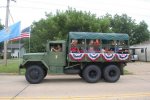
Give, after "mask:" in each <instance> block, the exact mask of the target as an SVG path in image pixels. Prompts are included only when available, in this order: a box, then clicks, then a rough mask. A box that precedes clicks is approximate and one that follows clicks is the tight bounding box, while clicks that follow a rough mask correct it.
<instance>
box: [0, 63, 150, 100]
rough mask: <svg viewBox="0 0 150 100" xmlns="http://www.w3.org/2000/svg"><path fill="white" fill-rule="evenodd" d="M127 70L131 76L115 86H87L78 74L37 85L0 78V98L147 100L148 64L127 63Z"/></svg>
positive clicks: (15, 77)
mask: <svg viewBox="0 0 150 100" xmlns="http://www.w3.org/2000/svg"><path fill="white" fill-rule="evenodd" d="M126 69H127V70H129V71H130V72H132V73H133V75H124V76H121V77H120V80H119V81H118V82H116V83H107V82H105V81H104V80H101V81H99V82H98V83H94V84H90V83H86V82H85V81H84V80H82V79H81V78H80V77H79V76H78V75H48V76H47V77H46V78H45V80H44V81H43V82H42V83H40V84H29V83H28V82H27V81H26V80H25V77H24V76H19V75H0V99H1V100H4V99H16V100H19V99H34V100H37V99H52V100H70V99H71V100H72V99H73V100H150V63H141V62H136V63H130V64H128V66H127V67H126ZM134 69H135V70H136V71H135V70H134ZM140 69H141V70H140Z"/></svg>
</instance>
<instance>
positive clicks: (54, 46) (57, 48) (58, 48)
mask: <svg viewBox="0 0 150 100" xmlns="http://www.w3.org/2000/svg"><path fill="white" fill-rule="evenodd" d="M49 49H50V51H51V52H62V44H61V43H50V44H49Z"/></svg>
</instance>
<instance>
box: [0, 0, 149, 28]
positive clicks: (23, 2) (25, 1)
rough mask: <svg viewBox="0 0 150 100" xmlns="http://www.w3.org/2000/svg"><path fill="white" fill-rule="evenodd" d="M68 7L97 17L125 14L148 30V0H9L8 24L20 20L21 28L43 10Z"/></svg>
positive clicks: (0, 8)
mask: <svg viewBox="0 0 150 100" xmlns="http://www.w3.org/2000/svg"><path fill="white" fill-rule="evenodd" d="M6 1H7V0H0V22H1V23H2V24H3V25H5V17H6ZM68 7H72V8H75V9H76V10H82V11H90V12H91V13H93V14H96V15H97V17H100V16H103V15H105V14H106V13H109V14H111V15H115V14H119V15H122V14H127V15H128V16H130V17H132V19H135V20H136V23H139V22H140V21H142V20H144V21H145V22H146V23H147V24H148V26H149V27H148V29H149V30H150V0H16V2H14V1H12V0H11V1H10V15H11V16H9V25H11V24H13V23H15V22H18V21H21V28H22V29H23V28H25V27H28V26H29V25H31V24H32V22H33V21H39V20H40V19H41V18H45V12H47V13H50V12H52V13H54V14H55V12H56V11H57V10H62V11H65V10H67V9H68Z"/></svg>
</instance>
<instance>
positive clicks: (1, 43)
mask: <svg viewBox="0 0 150 100" xmlns="http://www.w3.org/2000/svg"><path fill="white" fill-rule="evenodd" d="M3 28H4V26H3V25H2V24H1V23H0V30H1V29H3ZM2 49H3V42H0V52H1V51H2Z"/></svg>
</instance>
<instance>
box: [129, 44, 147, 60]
mask: <svg viewBox="0 0 150 100" xmlns="http://www.w3.org/2000/svg"><path fill="white" fill-rule="evenodd" d="M130 48H132V50H135V54H136V55H138V60H139V61H150V41H146V42H144V43H141V44H137V45H133V46H130ZM132 53H133V52H132Z"/></svg>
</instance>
